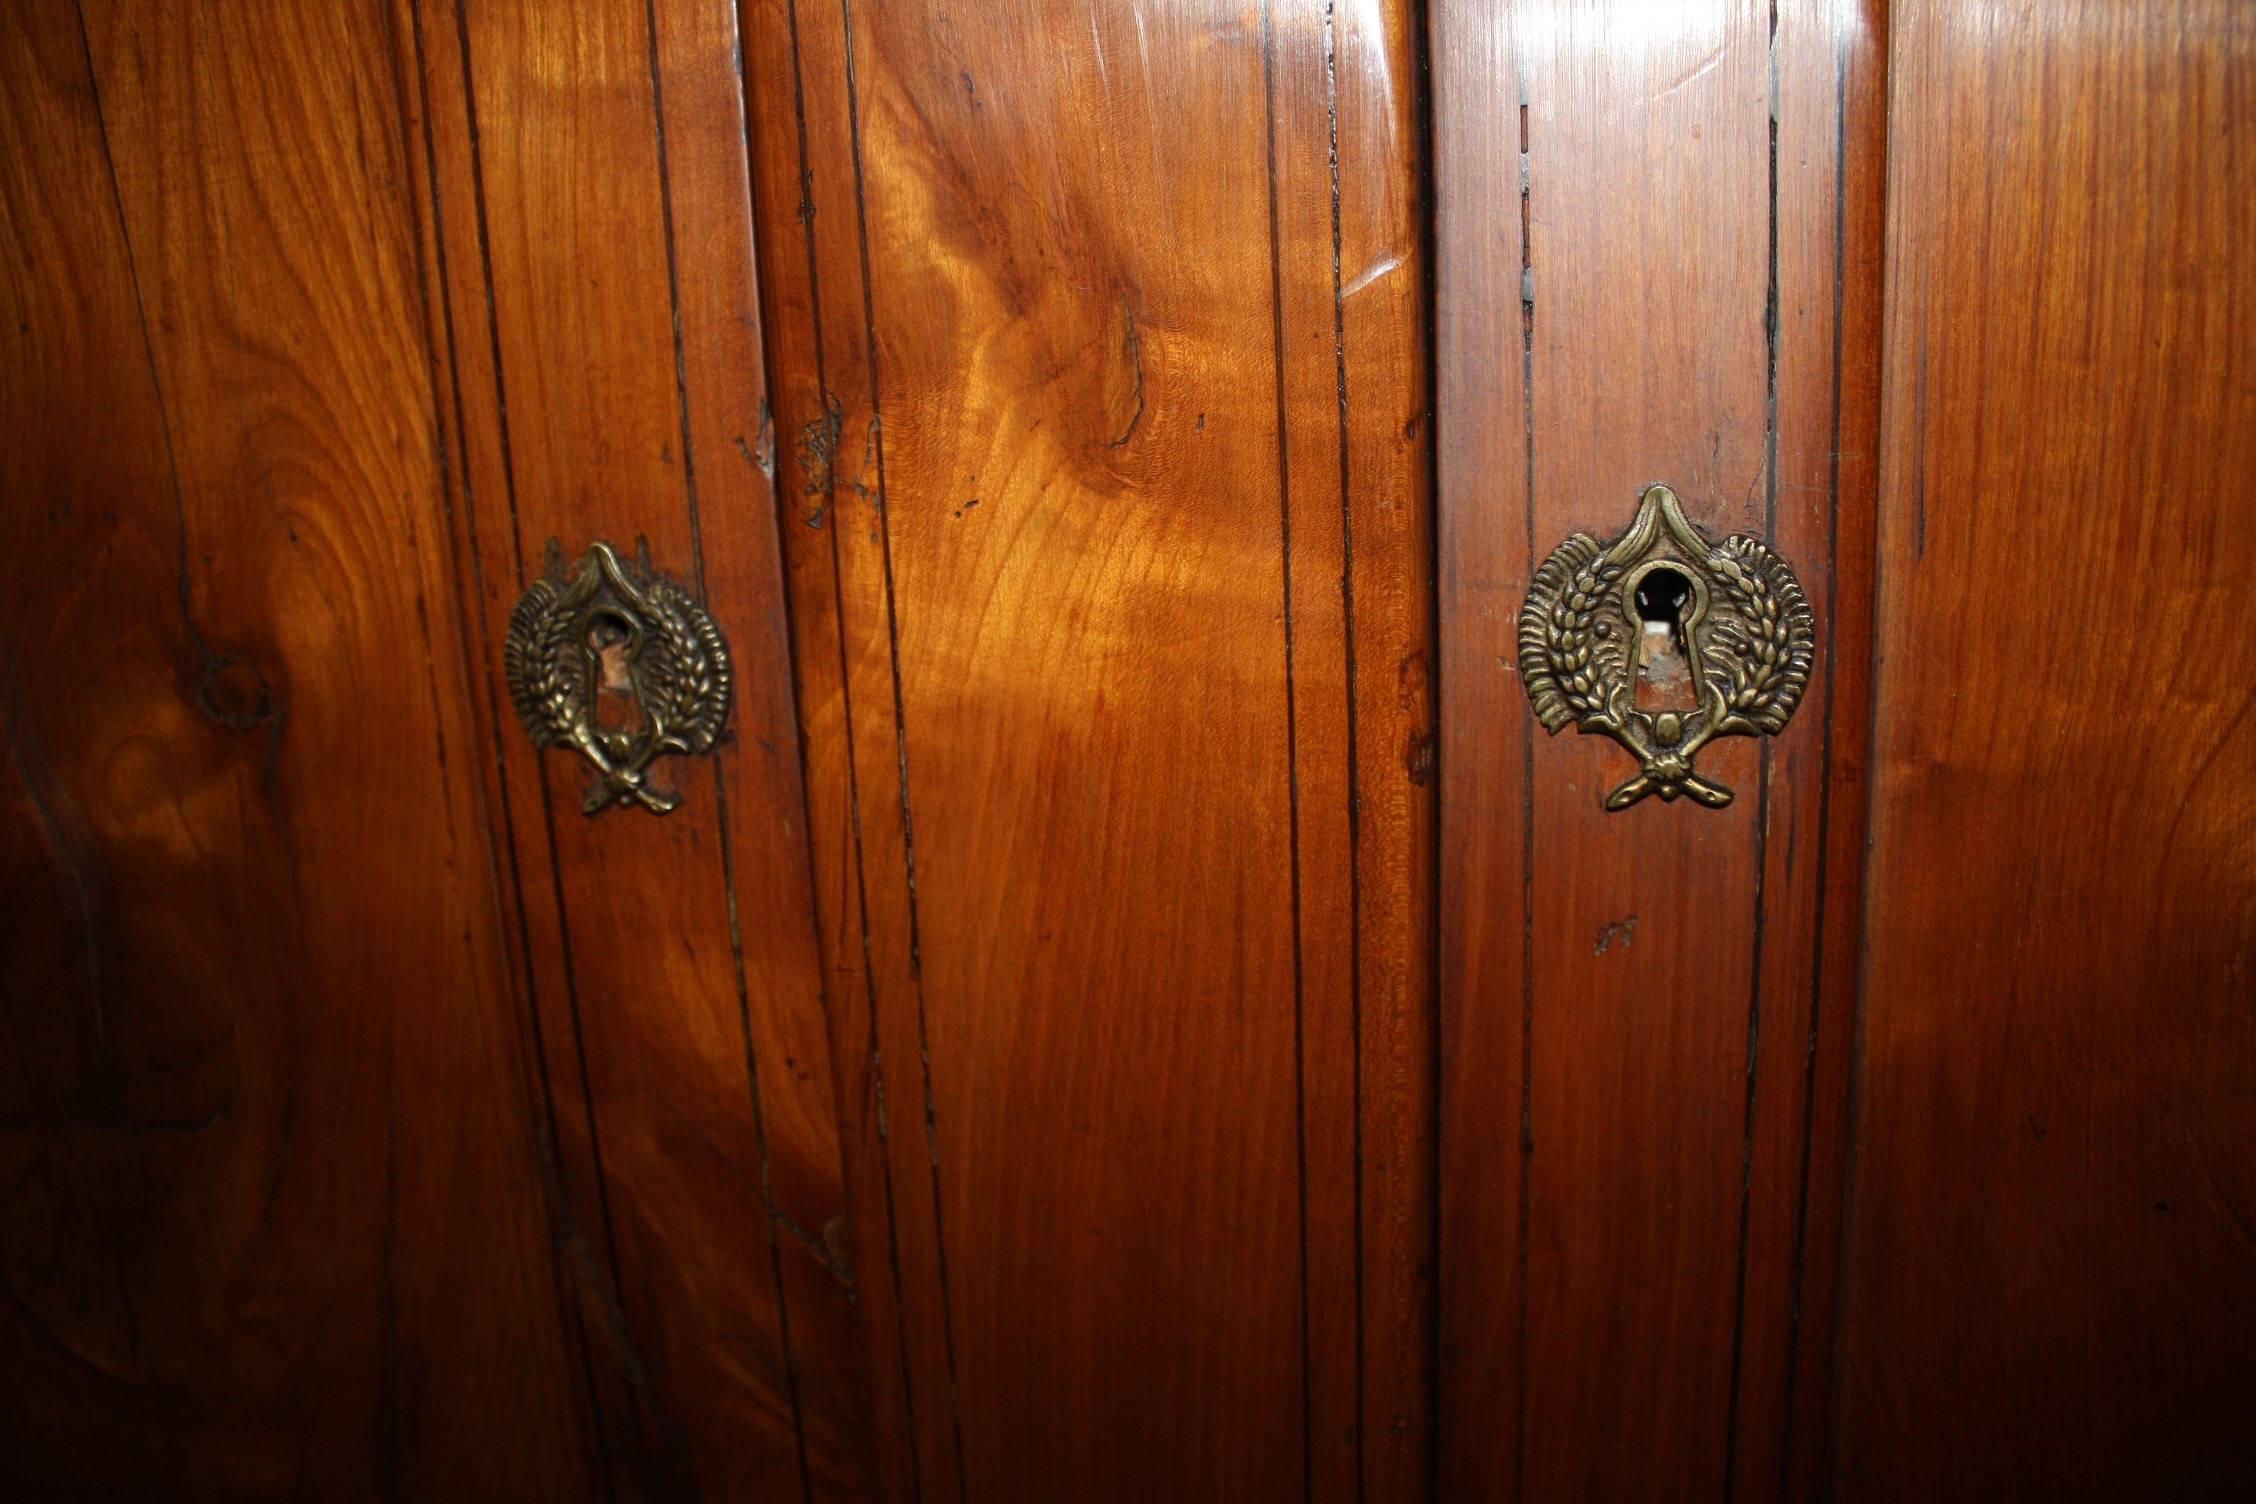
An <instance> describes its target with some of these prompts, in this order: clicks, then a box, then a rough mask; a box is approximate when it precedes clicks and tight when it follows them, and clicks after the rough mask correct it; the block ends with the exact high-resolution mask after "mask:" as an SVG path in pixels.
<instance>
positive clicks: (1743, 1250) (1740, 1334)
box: [1723, 0, 1781, 1500]
mask: <svg viewBox="0 0 2256 1504" xmlns="http://www.w3.org/2000/svg"><path fill="white" fill-rule="evenodd" d="M1768 46H1769V62H1770V94H1769V100H1770V104H1769V109H1768V112H1767V115H1768V120H1767V125H1768V130H1769V152H1768V157H1767V162H1768V166H1767V169H1766V170H1767V172H1768V178H1767V182H1766V205H1767V209H1768V215H1769V234H1768V244H1767V249H1766V252H1765V256H1766V262H1767V270H1766V275H1765V289H1764V297H1763V348H1764V372H1763V400H1764V408H1763V536H1764V537H1765V538H1776V537H1777V536H1778V332H1779V319H1780V312H1781V310H1780V305H1779V298H1778V0H1770V35H1769V39H1768ZM1758 755H1759V757H1760V759H1761V774H1760V776H1759V778H1758V779H1757V782H1756V807H1755V833H1754V834H1755V892H1754V937H1753V943H1752V945H1751V946H1750V960H1749V966H1748V980H1747V1088H1746V1114H1745V1118H1744V1120H1743V1123H1742V1128H1741V1132H1742V1138H1741V1143H1740V1153H1739V1235H1738V1241H1739V1248H1738V1258H1737V1266H1736V1269H1735V1272H1734V1275H1733V1284H1732V1298H1731V1311H1732V1319H1731V1381H1730V1382H1731V1388H1730V1399H1729V1401H1728V1405H1727V1409H1726V1411H1725V1414H1726V1417H1727V1418H1726V1421H1725V1424H1724V1433H1723V1437H1724V1439H1723V1496H1724V1498H1725V1499H1726V1500H1729V1499H1731V1498H1733V1497H1734V1496H1735V1495H1736V1493H1737V1490H1738V1477H1739V1402H1740V1398H1741V1395H1740V1383H1741V1379H1742V1377H1743V1374H1742V1364H1743V1362H1744V1360H1745V1356H1746V1341H1747V1254H1748V1248H1747V1241H1748V1236H1749V1228H1750V1226H1751V1219H1752V1216H1753V1210H1754V1208H1753V1201H1754V1174H1755V1104H1756V1100H1757V1070H1758V1067H1759V1064H1760V1056H1761V1049H1762V995H1763V960H1764V942H1765V940H1766V939H1767V938H1768V937H1767V934H1766V931H1767V928H1768V923H1769V917H1770V916H1769V907H1768V902H1767V897H1766V894H1765V885H1766V883H1767V881H1768V878H1769V866H1770V785H1771V779H1772V777H1773V775H1774V774H1775V773H1776V763H1775V760H1774V759H1773V757H1772V755H1771V745H1770V740H1769V738H1767V737H1766V738H1764V739H1763V742H1762V746H1761V751H1760V753H1759V754H1758Z"/></svg>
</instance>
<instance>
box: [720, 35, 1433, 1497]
mask: <svg viewBox="0 0 2256 1504" xmlns="http://www.w3.org/2000/svg"><path fill="white" fill-rule="evenodd" d="M1407 15H1408V12H1407V8H1406V7H1402V6H1398V5H1386V6H1379V7H1375V8H1372V9H1368V10H1363V11H1359V12H1358V15H1357V17H1356V18H1353V19H1351V18H1348V17H1346V16H1344V15H1341V14H1338V13H1335V12H1334V11H1333V10H1332V9H1331V8H1330V7H1326V6H1320V5H1316V4H1297V3H1296V4H1279V5H1275V6H1273V7H1269V8H1267V9H1263V8H1259V7H1255V6H1251V5H1215V4H1206V3H1169V4H1135V5H1127V6H1117V5H1097V4H1068V3H1054V4H1048V5H1041V6H1034V7H1025V8H996V9H992V10H984V11H974V10H968V9H965V8H962V7H954V8H948V9H944V10H943V9H940V8H928V7H920V6H845V5H837V6H833V5H808V4H793V3H789V0H768V3H755V4H749V5H747V7H746V20H747V34H748V41H749V43H750V46H749V49H748V58H749V61H750V63H751V65H752V70H753V71H752V75H751V82H750V87H751V92H752V95H753V100H754V117H755V132H754V138H755V144H756V148H757V153H756V154H757V158H758V160H757V163H756V171H755V178H756V181H757V185H758V206H759V213H758V219H759V222H760V224H761V227H762V255H761V270H762V282H763V287H764V289H765V295H766V298H767V312H768V317H767V330H768V336H769V340H770V346H769V349H770V360H771V366H772V369H773V371H774V373H775V402H776V416H777V433H778V443H777V448H778V456H779V464H780V465H781V467H782V470H781V474H782V477H783V480H782V483H781V489H782V492H783V495H784V497H785V499H786V503H787V516H788V521H787V522H786V525H785V532H786V553H787V556H788V558H789V561H790V563H789V567H790V574H791V581H792V596H793V610H794V620H795V624H796V627H797V634H796V637H795V648H796V651H797V664H798V674H799V685H800V696H801V713H802V722H803V724H804V725H805V727H806V728H807V732H808V743H807V745H808V790H809V795H810V799H811V801H812V807H813V810H814V814H813V817H812V822H811V829H812V831H813V835H814V844H815V870H816V876H817V889H818V892H819V894H820V895H821V908H822V916H823V925H822V928H823V934H824V939H825V944H826V946H827V947H828V952H827V971H828V975H829V976H830V978H831V980H832V982H833V985H834V992H835V993H836V995H837V997H838V1006H839V1007H840V1009H841V1011H842V1012H843V1011H845V1010H849V1009H859V1010H866V1014H865V1016H866V1018H867V1020H868V1028H869V1030H870V1034H869V1038H870V1040H871V1044H872V1054H871V1068H870V1071H869V1073H868V1077H867V1081H866V1085H865V1086H864V1088H863V1090H864V1093H865V1095H864V1096H863V1098H862V1100H861V1101H860V1102H859V1103H858V1104H856V1110H857V1114H858V1116H857V1117H856V1119H855V1125H854V1128H853V1130H852V1131H851V1132H850V1133H849V1140H850V1142H854V1143H857V1144H859V1145H860V1146H861V1147H862V1149H864V1150H865V1151H868V1152H874V1153H878V1154H881V1155H882V1156H883V1157H882V1161H881V1163H882V1166H883V1185H884V1190H885V1193H886V1197H887V1207H888V1210H889V1212H890V1222H889V1225H888V1227H887V1229H886V1231H887V1234H888V1236H887V1239H886V1244H885V1246H886V1248H887V1250H888V1251H889V1253H890V1254H891V1257H892V1260H893V1267H894V1269H895V1270H896V1271H897V1274H898V1280H899V1286H898V1307H897V1310H898V1319H899V1328H898V1334H897V1341H898V1346H897V1348H896V1353H897V1362H898V1364H899V1374H898V1378H897V1379H896V1378H894V1377H892V1376H890V1375H888V1376H885V1377H883V1378H882V1379H881V1380H880V1383H879V1386H878V1388H879V1391H880V1400H879V1405H880V1411H881V1413H885V1414H889V1415H892V1416H894V1417H897V1418H898V1420H899V1422H900V1423H901V1424H903V1425H905V1426H906V1427H907V1428H908V1430H909V1432H910V1434H912V1435H913V1438H914V1444H913V1449H912V1451H913V1455H910V1456H907V1457H896V1458H895V1459H893V1461H892V1463H891V1466H892V1468H893V1475H894V1476H895V1478H896V1479H898V1478H899V1477H900V1476H901V1475H902V1474H904V1473H909V1474H913V1480H914V1482H915V1485H916V1486H917V1487H918V1488H920V1489H921V1491H922V1496H923V1497H924V1498H926V1499H928V1500H931V1499H952V1498H960V1497H973V1498H981V1499H991V1498H1027V1499H1047V1498H1059V1497H1072V1498H1079V1499H1105V1498H1122V1499H1139V1500H1142V1499H1152V1498H1237V1497H1245V1498H1280V1497H1281V1498H1290V1497H1298V1496H1303V1495H1310V1494H1320V1495H1321V1496H1323V1497H1326V1498H1334V1497H1347V1496H1350V1495H1352V1494H1354V1493H1355V1492H1356V1491H1357V1488H1358V1477H1359V1474H1360V1476H1361V1480H1362V1484H1363V1487H1364V1492H1365V1493H1366V1494H1367V1495H1369V1496H1371V1497H1385V1498H1391V1497H1416V1496H1418V1495H1420V1494H1422V1493H1423V1491H1424V1487H1425V1484H1424V1475H1423V1466H1422V1464H1423V1460H1424V1458H1425V1456H1426V1455H1427V1448H1428V1445H1429V1440H1430V1437H1429V1432H1428V1430H1427V1420H1426V1416H1427V1411H1428V1406H1429V1398H1428V1395H1429V1380H1428V1377H1427V1367H1428V1359H1427V1356H1426V1355H1427V1352H1428V1341H1429V1337H1428V1333H1429V1332H1430V1319H1429V1316H1428V1311H1427V1305H1426V1294H1425V1286H1424V1283H1423V1279H1422V1275H1421V1262H1422V1258H1423V1248H1424V1244H1425V1239H1426V1237H1427V1233H1426V1229H1427V1227H1428V1226H1429V1224H1430V1217H1431V1203H1430V1170H1431V1154H1430V1149H1429V1147H1428V1145H1429V1139H1428V1136H1427V1135H1428V1132H1429V1129H1428V1126H1427V1125H1428V1123H1429V1122H1430V1111H1429V1108H1428V1105H1427V1095H1426V1093H1427V1083H1428V1082H1429V1081H1430V1078H1431V1064H1430V1062H1431V1045H1430V1036H1429V1034H1428V1033H1427V1030H1428V1027H1429V1025H1428V1022H1427V1020H1428V1019H1429V1017H1430V1003H1429V987H1430V981H1429V972H1428V969H1427V961H1426V957H1427V955H1428V954H1429V952H1428V949H1427V935H1428V932H1429V930H1428V927H1429V925H1430V922H1431V919H1430V908H1429V907H1428V897H1427V896H1428V892H1429V881H1428V879H1427V877H1426V874H1427V872H1428V871H1429V870H1430V862H1431V854H1430V852H1431V848H1430V846H1429V845H1428V842H1429V840H1430V830H1431V824H1430V805H1429V803H1428V799H1429V794H1428V790H1429V788H1430V784H1431V739H1430V738H1431V729H1430V727H1431V721H1430V717H1431V709H1430V700H1429V689H1428V673H1427V670H1426V667H1425V665H1426V661H1427V654H1428V651H1429V640H1430V634H1431V625H1430V608H1429V605H1428V599H1427V597H1426V595H1425V593H1424V586H1423V584H1422V581H1423V579H1424V577H1425V571H1426V569H1427V567H1428V566H1427V564H1426V557H1427V552H1426V551H1427V543H1426V535H1425V529H1426V514H1425V512H1424V509H1423V507H1422V505H1421V500H1420V499H1421V497H1422V495H1423V493H1424V486H1425V479H1424V466H1425V433H1426V424H1425V421H1424V411H1423V403H1424V388H1423V380H1422V374H1421V366H1422V363H1423V353H1422V339H1421V325H1422V318H1423V307H1424V304H1423V293H1424V281H1423V257H1422V255H1421V246H1420V232H1419V222H1420V215H1419V210H1418V205H1417V200H1416V197H1415V183H1416V175H1415V172H1414V170H1413V169H1414V166H1415V162H1416V155H1417V151H1418V129H1417V121H1418V119H1419V108H1420V106H1419V98H1418V80H1417V76H1416V73H1415V70H1414V68H1413V66H1412V59H1413V38H1412V35H1411V33H1410V31H1409V28H1408V25H1407ZM1335 148H1336V151H1337V155H1336V157H1335ZM865 1225H868V1224H865Z"/></svg>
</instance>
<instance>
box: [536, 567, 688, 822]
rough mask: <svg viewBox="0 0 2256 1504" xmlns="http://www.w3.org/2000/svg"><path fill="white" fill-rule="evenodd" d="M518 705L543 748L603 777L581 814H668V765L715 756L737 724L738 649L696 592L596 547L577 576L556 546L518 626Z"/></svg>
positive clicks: (676, 798) (674, 801) (671, 797)
mask: <svg viewBox="0 0 2256 1504" xmlns="http://www.w3.org/2000/svg"><path fill="white" fill-rule="evenodd" d="M502 668H503V671H504V673H505V675H506V677H507V678H508V680H509V698H510V699H511V701H513V702H514V703H515V704H516V707H517V717H518V719H519V720H521V721H523V722H524V723H525V730H526V732H527V733H528V734H530V735H531V737H532V739H533V745H534V746H536V747H546V746H549V745H551V744H557V743H561V744H563V745H565V746H570V747H576V748H578V749H579V752H580V755H581V756H583V757H585V758H586V759H587V760H588V761H589V762H591V763H593V764H594V765H595V767H596V770H597V771H598V772H599V773H600V774H601V775H602V777H601V778H600V780H599V781H598V782H597V783H596V785H595V786H594V787H593V788H591V789H590V790H589V791H588V794H587V798H586V800H585V801H584V802H583V803H582V804H581V806H580V809H581V812H582V813H584V814H590V815H592V814H595V813H597V812H599V811H601V810H604V809H608V808H609V807H610V806H611V805H612V804H614V803H622V802H626V801H630V800H631V801H632V802H634V803H636V804H639V805H641V806H642V807H643V808H644V809H647V810H649V811H651V812H652V813H653V814H660V815H663V814H666V813H668V812H669V811H671V810H673V809H674V808H676V807H677V806H678V805H680V803H681V795H679V794H677V793H674V792H672V791H670V790H665V789H659V788H655V787H653V786H652V785H651V782H650V778H649V772H650V765H651V764H652V763H653V762H655V761H656V760H657V759H658V757H659V756H660V755H661V754H663V753H669V752H671V753H698V752H710V751H711V750H712V749H713V744H714V743H715V742H716V741H718V740H719V739H720V735H721V726H722V724H723V723H724V722H725V721H726V720H727V719H728V702H729V656H728V644H727V643H726V642H724V641H722V639H721V632H720V628H719V627H717V626H715V625H714V624H713V618H712V617H710V616H708V615H706V614H705V609H704V607H702V606H700V605H698V604H697V602H696V601H695V600H694V599H693V598H692V597H691V596H690V594H689V592H688V591H686V590H684V589H682V587H681V586H679V585H676V584H675V583H674V582H673V581H671V580H669V579H667V578H665V577H664V576H663V575H660V574H658V573H656V572H655V571H653V570H652V569H651V567H650V561H649V559H648V558H647V557H642V558H638V559H637V560H636V562H635V563H633V564H629V563H627V562H626V561H624V560H622V559H621V558H620V557H619V555H618V553H617V551H616V550H614V549H613V548H612V547H611V545H610V544H608V543H601V542H598V543H596V544H593V545H592V546H590V547H589V549H588V551H587V553H586V554H585V555H583V556H582V557H581V559H580V562H579V563H578V564H577V565H575V566H574V567H573V568H572V570H571V571H570V573H568V574H567V573H566V572H565V568H564V551H563V548H562V547H561V546H560V545H559V544H558V543H557V542H556V540H554V539H551V540H549V545H548V556H547V571H546V573H545V574H544V576H543V577H542V578H540V579H537V580H535V581H533V583H532V584H531V585H530V586H529V587H527V589H526V591H525V594H524V597H523V598H522V599H520V600H519V601H518V602H517V609H516V610H514V611H512V612H510V614H509V636H508V639H507V641H506V642H505V643H504V644H503V647H502Z"/></svg>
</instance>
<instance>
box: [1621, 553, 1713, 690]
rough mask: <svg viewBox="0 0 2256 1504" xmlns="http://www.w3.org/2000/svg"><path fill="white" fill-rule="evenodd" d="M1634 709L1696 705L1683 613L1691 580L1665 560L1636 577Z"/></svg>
mask: <svg viewBox="0 0 2256 1504" xmlns="http://www.w3.org/2000/svg"><path fill="white" fill-rule="evenodd" d="M1636 599H1637V615H1638V618H1639V621H1640V623H1641V626H1642V630H1640V631H1639V632H1638V634H1637V708H1638V709H1639V710H1646V711H1653V710H1691V709H1693V708H1694V707H1696V706H1697V705H1698V704H1699V695H1698V693H1697V691H1695V690H1694V688H1693V685H1692V660H1691V655H1690V653H1689V652H1688V651H1687V648H1686V644H1685V641H1684V612H1685V609H1686V607H1688V606H1689V605H1690V604H1691V602H1692V581H1691V580H1690V579H1689V578H1687V577H1686V576H1685V574H1684V572H1683V571H1682V570H1677V569H1670V568H1668V567H1667V566H1666V565H1664V566H1662V567H1661V568H1659V569H1655V570H1651V571H1648V572H1647V573H1646V575H1645V577H1644V578H1643V579H1641V580H1639V581H1638V582H1637V597H1636Z"/></svg>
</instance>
